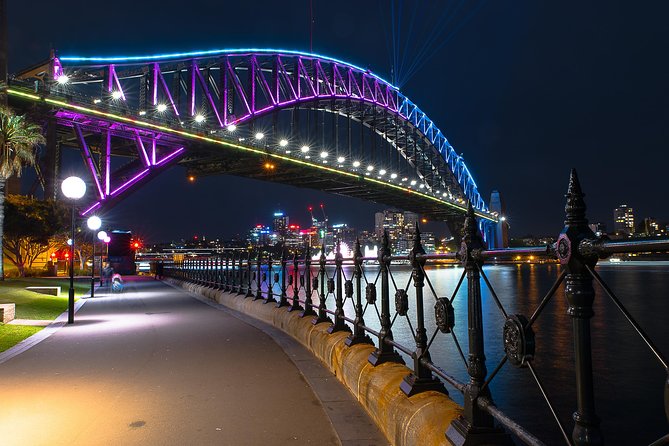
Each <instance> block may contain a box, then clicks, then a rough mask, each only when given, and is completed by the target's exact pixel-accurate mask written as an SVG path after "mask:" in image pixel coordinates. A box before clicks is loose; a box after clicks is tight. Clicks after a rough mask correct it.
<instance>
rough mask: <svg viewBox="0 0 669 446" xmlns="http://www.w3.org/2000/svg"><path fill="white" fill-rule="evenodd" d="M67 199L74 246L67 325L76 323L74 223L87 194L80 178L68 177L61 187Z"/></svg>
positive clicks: (71, 249)
mask: <svg viewBox="0 0 669 446" xmlns="http://www.w3.org/2000/svg"><path fill="white" fill-rule="evenodd" d="M60 190H61V191H63V195H65V197H67V198H69V199H70V200H72V237H71V239H72V244H71V245H70V292H69V296H68V302H67V323H68V324H73V323H74V222H75V215H74V212H75V204H76V203H77V200H79V199H80V198H81V197H83V196H84V194H85V193H86V183H84V180H82V179H81V178H79V177H68V178H65V179H64V180H63V183H62V184H61V185H60Z"/></svg>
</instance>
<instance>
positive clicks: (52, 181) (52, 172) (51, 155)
mask: <svg viewBox="0 0 669 446" xmlns="http://www.w3.org/2000/svg"><path fill="white" fill-rule="evenodd" d="M56 130H57V124H56V118H54V117H51V118H49V120H48V121H47V126H46V154H45V156H44V159H43V164H42V169H41V170H42V178H43V179H44V198H46V199H48V200H55V199H56V197H57V192H58V185H57V184H56V183H57V182H58V171H59V167H60V148H59V147H58V135H57V133H56Z"/></svg>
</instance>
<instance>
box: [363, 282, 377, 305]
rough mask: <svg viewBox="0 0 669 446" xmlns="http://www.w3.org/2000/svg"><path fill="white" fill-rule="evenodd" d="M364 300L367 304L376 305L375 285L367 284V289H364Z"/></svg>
mask: <svg viewBox="0 0 669 446" xmlns="http://www.w3.org/2000/svg"><path fill="white" fill-rule="evenodd" d="M365 298H366V299H367V303H368V304H370V305H374V304H375V303H376V285H374V284H373V283H368V284H367V288H365Z"/></svg>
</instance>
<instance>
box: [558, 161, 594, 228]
mask: <svg viewBox="0 0 669 446" xmlns="http://www.w3.org/2000/svg"><path fill="white" fill-rule="evenodd" d="M565 197H566V198H567V204H566V205H565V207H564V210H565V213H566V215H567V218H566V220H565V222H564V224H565V225H567V226H575V225H587V224H588V219H587V218H585V210H586V209H587V208H586V205H585V200H583V197H585V194H584V193H583V191H582V190H581V182H580V181H579V180H578V174H577V173H576V169H571V174H570V175H569V188H568V189H567V194H566V195H565Z"/></svg>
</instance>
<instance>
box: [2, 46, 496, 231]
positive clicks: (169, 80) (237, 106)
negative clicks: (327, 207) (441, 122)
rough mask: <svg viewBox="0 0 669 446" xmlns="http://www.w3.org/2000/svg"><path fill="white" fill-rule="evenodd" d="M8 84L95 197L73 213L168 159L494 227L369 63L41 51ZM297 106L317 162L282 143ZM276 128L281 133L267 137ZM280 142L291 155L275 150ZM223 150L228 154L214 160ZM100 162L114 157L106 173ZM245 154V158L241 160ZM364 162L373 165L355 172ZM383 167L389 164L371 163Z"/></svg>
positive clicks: (434, 140)
mask: <svg viewBox="0 0 669 446" xmlns="http://www.w3.org/2000/svg"><path fill="white" fill-rule="evenodd" d="M8 91H9V93H10V96H12V97H14V98H16V99H23V100H26V99H27V100H30V101H33V102H37V103H40V104H42V106H43V107H42V108H41V110H43V113H44V114H45V115H48V116H49V117H51V119H52V122H53V120H55V124H56V125H57V126H58V128H59V129H60V130H59V132H60V134H61V143H63V144H68V143H69V144H72V145H75V146H77V147H78V148H79V149H80V150H81V153H82V157H83V159H84V161H85V164H86V165H87V167H88V169H89V171H90V172H91V177H92V178H93V184H94V188H93V189H94V191H95V200H94V203H93V204H92V205H91V206H89V207H88V208H87V209H86V210H85V212H84V213H85V214H86V213H91V212H94V211H95V212H98V211H101V210H103V209H105V208H108V207H109V206H111V205H113V204H114V203H115V202H117V201H118V200H119V199H120V198H121V197H122V196H123V195H125V194H127V193H128V192H129V191H131V190H132V189H133V188H134V187H135V186H136V185H137V184H139V183H141V182H142V181H146V180H148V179H150V178H151V177H152V176H153V175H155V174H157V173H158V172H160V171H161V170H162V169H163V168H164V167H165V166H167V165H170V164H172V163H174V162H178V163H180V164H182V165H184V166H186V167H187V168H188V169H190V170H191V171H193V172H197V173H199V174H215V173H232V174H239V175H244V176H250V177H255V178H261V179H269V180H271V181H279V182H284V183H288V184H294V185H298V186H306V187H313V188H317V189H323V190H326V191H331V192H334V193H339V194H343V195H349V196H354V197H356V196H357V197H360V198H363V199H369V200H372V201H379V202H382V203H385V204H389V205H397V206H398V207H403V208H406V209H407V210H416V211H419V212H421V213H426V214H431V215H433V216H436V217H437V218H442V219H444V220H448V219H450V218H452V217H454V216H459V217H461V216H462V215H464V213H465V211H466V203H467V202H469V203H471V205H472V206H473V207H474V209H475V210H476V213H477V215H478V216H479V217H481V218H482V219H483V220H487V221H489V222H495V221H497V215H496V214H495V213H492V212H490V211H489V210H488V208H487V206H486V204H485V201H484V200H483V199H482V197H481V195H480V193H479V191H478V188H477V185H476V182H475V181H474V179H473V177H472V175H471V173H470V171H469V169H468V167H467V165H466V164H465V162H464V159H463V157H462V156H461V155H458V154H457V153H456V152H455V149H454V148H453V147H452V146H451V144H450V143H449V142H448V140H447V139H446V137H445V135H444V134H443V133H442V132H441V130H439V129H438V128H437V126H436V125H435V124H434V122H433V121H431V120H430V119H429V117H428V116H427V115H426V114H425V113H424V112H423V111H422V110H421V109H420V108H419V107H418V106H416V105H415V104H414V103H413V102H411V101H410V100H409V99H408V98H407V97H406V96H404V95H403V94H402V93H401V92H400V91H399V90H398V89H397V88H396V87H394V86H393V85H391V84H390V83H388V82H387V81H385V80H383V79H382V78H380V77H379V76H377V75H375V74H373V73H371V72H370V71H369V70H365V69H362V68H360V67H357V66H355V65H352V64H349V63H346V62H342V61H339V60H336V59H332V58H329V57H324V56H319V55H315V54H307V53H301V52H296V51H287V50H271V49H235V50H215V51H202V52H192V53H179V54H165V55H154V56H140V57H109V58H88V57H73V56H65V57H60V58H58V57H52V58H51V59H50V60H49V61H48V62H47V63H45V64H41V65H38V66H36V67H33V68H31V69H29V70H24V71H23V72H21V73H18V74H17V75H15V76H14V78H13V80H12V84H11V86H10V88H9V90H8ZM304 114H306V116H307V118H306V119H307V120H308V121H309V119H312V120H316V124H315V126H316V127H319V125H320V123H319V122H318V120H320V121H321V123H322V129H321V138H322V141H323V144H321V145H322V146H328V147H329V148H330V149H333V153H332V156H330V155H327V157H328V158H329V159H325V157H322V155H323V153H326V152H324V150H325V148H324V147H321V148H320V149H321V150H323V151H321V152H320V153H321V157H319V156H318V152H316V155H314V151H313V150H310V151H308V152H302V151H299V150H298V148H297V147H296V146H295V145H296V144H297V142H298V140H299V138H298V137H295V136H294V134H295V133H298V134H299V133H300V132H301V131H303V130H304V128H305V127H307V131H308V130H309V126H313V125H314V123H313V122H311V123H308V124H307V125H306V126H305V123H304V117H303V118H302V119H303V121H302V122H299V117H300V116H301V115H304ZM326 114H327V115H328V118H327V121H328V126H329V127H328V129H327V131H326V118H325V116H326ZM287 117H288V119H286V118H287ZM342 117H343V119H344V122H345V125H344V126H345V127H347V128H346V129H344V130H343V131H342V129H341V128H340V124H339V123H340V119H341V118H342ZM296 121H298V122H297V124H296ZM351 122H354V123H356V125H357V126H358V127H359V128H360V129H365V130H366V131H367V132H368V134H371V135H372V136H371V137H370V136H367V138H368V143H367V145H371V146H372V149H370V148H368V147H365V144H364V138H365V136H364V134H363V132H362V130H361V131H360V147H359V148H358V152H356V153H354V152H355V151H353V150H352V149H351ZM281 126H284V127H286V126H288V127H289V128H290V131H289V132H285V131H282V130H278V131H277V128H279V127H281ZM330 128H331V129H330ZM63 129H65V130H63ZM233 129H234V131H233ZM259 129H260V130H259ZM262 129H271V130H269V131H267V133H268V134H270V135H269V137H267V138H264V139H256V138H254V134H257V133H262V131H261V130H262ZM291 132H292V133H293V134H292V135H291ZM325 133H328V137H327V143H326V142H325V141H326V138H325ZM280 134H281V135H286V134H288V137H287V140H285V141H280V140H279V135H280ZM291 137H292V138H293V139H294V141H293V140H291ZM310 138H311V139H312V140H313V135H311V136H310ZM346 138H348V150H346V149H347V147H346V146H347V144H346V141H345V142H344V143H341V142H340V140H341V139H344V140H346ZM289 140H290V146H291V147H292V150H285V149H286V147H285V144H287V143H288V141H289ZM377 141H381V142H382V143H381V142H378V143H377ZM377 144H379V146H381V145H383V147H381V148H380V149H379V148H377ZM316 145H318V144H316ZM333 146H334V147H333ZM222 147H225V148H233V149H237V152H234V151H233V152H234V154H233V155H232V156H230V155H229V154H228V155H226V154H225V153H224V151H221V150H220V149H221V148H222ZM303 147H304V146H303ZM361 151H362V153H359V152H361ZM228 152H229V151H228ZM240 153H243V154H244V156H246V155H248V156H250V157H256V158H260V159H263V160H272V162H274V161H277V162H278V163H283V164H282V166H287V165H290V166H293V167H296V168H298V169H301V172H302V173H303V172H306V171H312V172H317V174H316V176H318V177H320V178H319V180H318V181H321V183H324V184H320V185H318V184H315V183H313V181H311V180H310V181H305V182H303V183H300V181H299V180H298V178H300V177H301V176H302V177H303V176H304V175H298V174H297V172H296V171H295V170H294V169H288V168H286V169H285V170H286V172H285V174H283V175H282V174H280V173H279V172H277V173H276V174H275V175H273V176H271V177H268V176H267V175H266V174H267V173H266V172H258V171H257V163H253V162H251V163H250V165H251V166H252V168H251V169H249V168H242V167H241V164H243V163H240V162H238V161H239V160H240ZM113 156H123V157H125V158H126V162H125V163H123V165H122V166H120V167H118V168H116V169H113V168H112V164H113V163H112V162H111V158H112V157H113ZM244 156H241V159H242V160H243V161H244V162H246V163H248V160H249V159H252V158H245V157H244ZM365 157H367V159H365ZM354 159H355V160H359V161H357V162H358V165H357V166H356V165H354V164H355V162H356V161H354ZM128 160H129V161H128ZM235 162H237V163H236V164H235ZM384 163H385V164H384ZM373 164H376V168H375V169H376V170H372V171H369V170H367V169H368V168H372V167H374V166H373ZM383 165H388V166H390V167H388V168H387V170H386V169H383V170H381V168H380V167H379V166H383ZM254 171H255V172H254ZM391 176H392V177H391ZM335 177H336V178H337V181H336V183H337V184H336V185H334V183H333V181H335V180H334V179H333V178H335ZM323 178H324V179H325V180H323ZM375 189H379V190H380V191H381V190H382V191H383V192H378V193H377V192H375ZM398 192H402V193H400V194H398ZM425 203H427V205H425ZM412 204H416V205H415V206H413V207H412ZM426 206H427V207H426Z"/></svg>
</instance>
